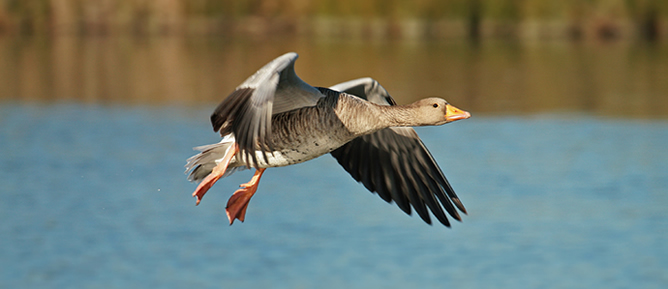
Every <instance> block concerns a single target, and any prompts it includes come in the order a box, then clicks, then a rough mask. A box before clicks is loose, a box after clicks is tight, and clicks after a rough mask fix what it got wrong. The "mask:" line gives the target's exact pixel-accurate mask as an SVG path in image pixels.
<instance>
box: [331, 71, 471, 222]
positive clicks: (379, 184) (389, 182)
mask: <svg viewBox="0 0 668 289" xmlns="http://www.w3.org/2000/svg"><path fill="white" fill-rule="evenodd" d="M331 89H333V90H338V91H343V92H347V93H351V94H354V95H357V96H359V97H362V98H365V99H367V100H369V101H371V102H374V103H377V104H382V105H396V103H395V102H394V99H392V97H391V96H390V95H389V93H388V92H387V90H385V88H383V87H382V86H381V85H380V84H378V82H376V81H375V80H373V79H371V78H361V79H356V80H351V81H348V82H344V83H341V84H337V85H335V86H333V87H331ZM331 154H332V156H334V158H336V160H337V161H338V162H339V164H341V166H343V168H344V169H345V170H346V171H348V173H350V175H351V176H352V177H353V178H354V179H355V180H356V181H358V182H361V183H362V184H364V186H365V187H366V188H367V189H368V190H369V191H371V192H376V193H377V194H378V195H379V196H380V197H381V198H382V199H383V200H385V201H387V202H391V201H394V202H395V203H396V204H397V206H399V208H400V209H401V210H402V211H404V212H405V213H407V214H411V206H412V207H413V208H414V209H415V211H416V212H417V214H418V215H419V216H420V217H421V218H422V220H424V221H425V222H426V223H428V224H431V219H430V217H429V214H428V211H431V213H432V214H433V215H434V216H435V217H436V219H438V220H439V222H441V223H442V224H443V225H445V226H448V227H449V226H450V222H449V221H448V218H447V216H446V214H445V212H447V213H448V214H449V215H450V216H452V217H453V218H454V219H456V220H461V217H460V216H459V214H458V212H457V210H456V209H455V206H456V207H457V208H458V209H459V210H460V211H462V212H463V213H466V209H465V208H464V206H463V205H462V203H461V201H460V200H459V198H458V197H457V195H456V194H455V192H454V190H453V189H452V187H451V186H450V183H449V182H448V180H447V179H446V178H445V176H444V175H443V172H442V171H441V169H440V168H439V166H438V164H437V163H436V161H435V160H434V158H433V156H432V155H431V153H430V152H429V150H428V149H427V147H426V146H425V145H424V143H423V142H422V140H420V138H419V136H418V135H417V133H416V132H415V130H414V129H412V128H407V127H392V128H387V129H383V130H380V131H377V132H375V133H373V134H369V135H365V136H361V137H358V138H356V139H354V140H352V141H350V142H349V143H347V144H345V145H343V146H342V147H340V148H338V149H336V150H334V151H332V153H331ZM453 203H454V205H453ZM427 209H428V210H427ZM444 210H445V212H444Z"/></svg>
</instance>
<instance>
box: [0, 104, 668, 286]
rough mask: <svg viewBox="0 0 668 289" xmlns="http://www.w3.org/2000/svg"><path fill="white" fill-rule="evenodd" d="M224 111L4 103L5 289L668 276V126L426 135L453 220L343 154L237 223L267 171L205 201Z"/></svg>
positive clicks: (565, 121)
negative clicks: (232, 209)
mask: <svg viewBox="0 0 668 289" xmlns="http://www.w3.org/2000/svg"><path fill="white" fill-rule="evenodd" d="M210 110H211V109H210V108H209V107H204V106H198V107H197V108H179V109H174V108H164V107H160V108H155V107H152V108H146V107H131V108H128V107H118V106H115V107H100V106H97V105H79V104H74V105H72V104H66V105H64V104H58V105H25V104H20V105H11V104H10V105H3V106H0V140H2V141H0V151H1V152H2V153H1V154H0V184H2V185H1V186H0V219H2V221H1V222H0V236H2V238H1V240H2V241H1V244H2V246H0V268H3V269H2V270H0V287H1V288H94V287H103V288H219V287H223V288H512V289H516V288H666V287H667V286H668V279H667V278H666V274H665V273H666V271H667V270H668V249H667V247H666V244H668V230H665V228H667V227H668V211H667V210H666V207H667V206H668V194H666V188H667V187H668V166H666V164H667V163H668V153H666V149H665V144H666V143H668V122H666V121H665V120H609V119H596V118H589V117H578V116H573V115H569V116H568V117H560V116H540V115H538V116H531V117H523V118H518V117H480V116H478V117H474V118H471V119H468V120H466V121H460V122H456V123H453V124H449V125H445V126H441V127H430V128H419V129H418V133H419V134H420V135H421V136H422V138H423V140H424V142H425V144H426V145H427V146H428V147H430V149H431V151H432V153H433V154H434V157H435V158H436V159H437V160H438V162H439V163H440V164H441V166H442V167H443V170H444V172H445V174H446V175H447V176H448V177H449V179H450V181H451V182H452V185H453V187H454V188H455V190H456V191H457V192H458V194H459V196H460V197H461V199H462V201H463V202H464V204H465V205H466V207H467V209H468V211H469V215H467V216H463V223H459V222H455V223H454V224H453V228H452V229H447V228H445V227H442V226H438V225H435V226H428V225H426V224H424V223H423V222H422V221H421V220H420V218H419V217H417V216H412V217H409V216H406V215H405V214H404V213H403V212H401V210H399V209H398V208H397V207H396V205H394V204H386V203H384V202H383V201H382V200H381V199H380V198H379V197H378V196H376V195H374V194H371V193H369V192H368V191H366V189H364V187H363V186H362V185H360V184H358V183H356V182H355V181H354V180H353V179H352V178H351V177H350V176H349V175H348V174H347V173H346V172H345V171H344V170H343V169H341V168H340V166H339V165H338V163H337V162H336V161H335V160H334V159H333V158H332V157H330V156H323V157H321V158H318V159H315V160H313V161H310V162H307V163H304V164H300V165H295V166H290V167H284V168H276V169H269V170H267V172H266V173H265V175H264V177H263V179H262V183H261V184H260V188H259V191H258V194H257V195H256V196H255V197H254V198H253V201H252V202H251V204H250V206H249V209H248V215H247V218H246V222H245V223H240V222H238V223H235V224H234V225H233V226H228V225H227V218H226V216H225V213H224V206H225V203H226V201H227V198H228V197H229V196H230V194H231V193H232V192H233V191H234V190H235V189H236V188H237V186H238V184H240V183H243V182H246V181H247V180H248V179H249V178H250V176H251V173H250V172H249V171H246V172H242V173H238V174H235V175H233V176H231V177H230V178H226V179H223V180H220V181H219V182H218V183H217V184H216V185H215V186H214V187H213V188H212V190H211V191H210V192H209V193H208V194H207V197H206V198H205V199H204V200H203V202H202V204H200V205H199V206H198V207H195V205H194V203H195V201H194V199H193V198H192V197H191V196H190V193H191V192H192V190H193V189H194V188H195V184H191V183H188V182H187V181H186V179H185V175H184V174H183V165H184V164H185V159H186V158H187V157H188V156H190V155H191V154H193V153H194V152H193V151H192V150H191V149H190V148H191V147H192V146H194V145H200V144H205V143H210V142H212V141H214V140H216V139H218V137H217V136H216V135H215V134H214V133H213V132H212V131H211V129H210V127H209V125H208V123H207V117H208V115H209V113H210ZM453 136H456V137H453ZM453 139H454V141H453ZM7 140H9V141H7Z"/></svg>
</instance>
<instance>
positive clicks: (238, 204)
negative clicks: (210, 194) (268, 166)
mask: <svg viewBox="0 0 668 289" xmlns="http://www.w3.org/2000/svg"><path fill="white" fill-rule="evenodd" d="M264 170H265V169H257V171H255V174H254V175H253V178H251V180H250V181H249V182H248V183H245V184H242V185H240V187H241V189H238V190H237V191H236V192H234V194H232V196H231V197H230V199H229V200H228V201H227V207H225V212H226V213H227V219H229V220H230V225H232V223H234V219H238V220H239V221H242V222H243V221H244V219H245V218H246V209H248V203H249V202H250V199H251V197H253V195H254V194H255V192H256V191H257V187H258V185H259V183H260V177H262V173H264Z"/></svg>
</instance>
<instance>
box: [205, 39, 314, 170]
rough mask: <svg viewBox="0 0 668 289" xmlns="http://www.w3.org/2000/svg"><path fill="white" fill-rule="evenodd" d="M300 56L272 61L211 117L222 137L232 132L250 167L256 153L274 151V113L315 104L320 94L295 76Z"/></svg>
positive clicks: (214, 128)
mask: <svg viewBox="0 0 668 289" xmlns="http://www.w3.org/2000/svg"><path fill="white" fill-rule="evenodd" d="M297 57H298V55H297V53H294V52H289V53H286V54H284V55H281V56H279V57H278V58H276V59H274V60H272V61H271V62H269V63H268V64H266V65H265V66H264V67H262V68H260V70H258V71H257V72H255V74H253V75H252V76H251V77H249V78H248V79H246V81H244V82H243V83H242V84H241V85H239V86H238V87H237V88H236V89H235V90H234V92H232V94H230V96H228V97H227V98H226V99H225V100H223V102H221V103H220V105H218V107H217V108H216V110H215V111H214V112H213V114H212V115H211V124H212V125H213V130H214V131H217V132H220V135H221V136H225V135H228V134H230V133H233V134H234V136H235V139H236V143H237V145H238V146H239V151H240V154H241V155H242V156H244V157H245V159H246V160H248V161H247V166H248V167H251V166H256V165H257V158H256V155H255V151H262V152H263V153H264V158H265V161H266V159H267V156H266V153H267V152H270V151H272V148H273V146H272V143H271V117H272V115H273V114H276V113H280V112H284V111H288V110H292V109H296V108H299V107H304V106H312V105H315V104H316V102H317V100H318V99H319V98H320V97H322V94H320V92H319V91H318V90H317V89H315V88H313V87H312V86H310V85H308V84H307V83H305V82H304V81H302V80H301V79H300V78H299V77H298V76H297V75H296V74H295V69H294V65H295V60H297Z"/></svg>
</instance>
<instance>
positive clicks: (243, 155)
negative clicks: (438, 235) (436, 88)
mask: <svg viewBox="0 0 668 289" xmlns="http://www.w3.org/2000/svg"><path fill="white" fill-rule="evenodd" d="M297 57H298V56H297V54H296V53H292V52H291V53H286V54H284V55H282V56H280V57H278V58H276V59H274V60H273V61H271V62H269V63H268V64H267V65H265V66H264V67H262V68H261V69H260V70H258V71H257V72H256V73H255V74H254V75H252V76H251V77H249V78H248V79H247V80H246V81H244V82H243V83H242V84H241V85H239V86H238V87H237V88H236V89H235V91H234V92H233V93H232V94H231V95H230V96H229V97H228V98H226V99H225V100H224V101H223V102H222V103H221V104H220V105H219V106H218V107H217V108H216V109H215V111H214V113H213V114H212V115H211V123H212V125H213V129H214V131H216V132H219V133H220V135H221V136H222V137H223V139H222V141H221V142H220V143H217V144H212V145H206V146H201V147H196V148H195V149H197V150H200V151H201V152H200V153H199V154H197V155H195V156H193V157H191V158H189V159H188V162H187V164H186V167H187V170H186V172H190V174H189V180H191V181H202V183H201V184H200V185H199V187H198V188H197V189H196V191H195V193H194V194H193V195H194V196H197V197H198V203H199V201H200V200H201V198H202V196H203V195H204V193H206V191H207V190H208V189H209V188H210V187H211V186H212V185H213V183H215V181H217V180H218V179H219V178H221V177H225V176H228V175H230V174H231V173H233V172H235V171H237V170H241V169H247V168H255V169H256V170H257V171H256V175H255V176H254V178H253V179H252V180H251V182H249V183H248V184H245V185H242V189H239V190H238V191H237V192H235V193H234V194H233V196H232V197H231V198H230V201H229V202H228V207H227V208H226V209H227V211H228V218H230V224H232V222H233V221H234V219H235V218H236V219H239V220H241V221H243V220H244V217H245V212H246V207H247V205H248V201H249V200H250V197H251V196H252V195H253V194H254V193H255V190H256V189H257V182H259V179H260V176H261V175H262V173H263V172H264V170H265V169H266V168H271V167H281V166H287V165H292V164H296V163H301V162H305V161H308V160H311V159H313V158H316V157H319V156H321V155H324V154H327V153H331V154H332V156H334V157H335V158H336V159H337V161H338V162H339V163H340V164H341V165H342V166H343V167H344V169H345V170H346V171H348V172H349V173H350V174H351V176H352V177H353V178H354V179H355V180H357V181H359V182H361V183H363V184H364V186H365V187H366V188H367V189H369V190H370V191H372V192H376V193H378V195H379V196H380V197H381V198H382V199H384V200H385V201H387V202H391V201H394V202H396V203H397V205H398V206H399V207H400V208H401V209H402V210H403V211H404V212H406V213H407V214H411V206H412V207H413V208H414V209H415V210H416V211H417V212H418V215H420V217H421V218H422V219H423V220H424V221H425V222H427V223H430V224H431V219H430V217H429V214H428V212H427V208H428V209H429V210H430V211H431V212H432V214H434V216H435V217H436V218H437V219H438V220H439V221H440V222H441V223H442V224H444V225H446V226H449V225H450V224H449V222H448V220H447V217H446V216H445V213H444V212H443V209H445V211H446V212H448V213H449V214H450V215H451V216H452V217H453V218H455V219H457V220H461V218H460V216H459V214H458V213H457V210H456V209H455V207H457V208H458V209H459V210H461V211H462V212H464V213H465V212H466V210H465V209H464V206H463V205H462V204H461V202H460V201H459V198H458V197H457V195H456V194H455V193H454V190H453V189H452V188H451V186H450V184H449V182H448V181H447V179H446V178H445V176H444V175H443V173H442V172H441V170H440V168H439V167H438V165H437V164H436V162H435V160H434V159H433V157H432V156H431V154H430V153H429V151H428V150H427V148H426V147H425V146H424V144H423V143H422V141H421V140H420V138H419V137H418V136H417V133H416V132H415V130H413V129H412V128H410V127H411V126H422V125H441V124H444V123H448V122H452V121H455V120H459V119H464V118H468V117H469V116H470V114H468V113H467V112H464V111H461V110H459V109H457V108H454V107H453V106H451V105H450V104H448V103H447V102H446V101H445V100H442V99H440V98H427V99H423V100H420V101H418V102H415V103H413V104H409V105H404V106H398V105H396V103H395V102H394V100H393V99H392V97H391V96H390V95H389V93H387V91H386V90H385V89H384V88H383V87H382V86H380V84H378V82H376V81H375V80H373V79H371V78H361V79H356V80H352V81H348V82H344V83H340V84H337V85H335V86H332V87H330V88H322V87H318V88H315V87H312V86H310V85H308V84H307V83H305V82H303V81H302V80H301V79H300V78H299V77H297V75H296V74H295V72H294V63H295V60H296V59H297Z"/></svg>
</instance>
